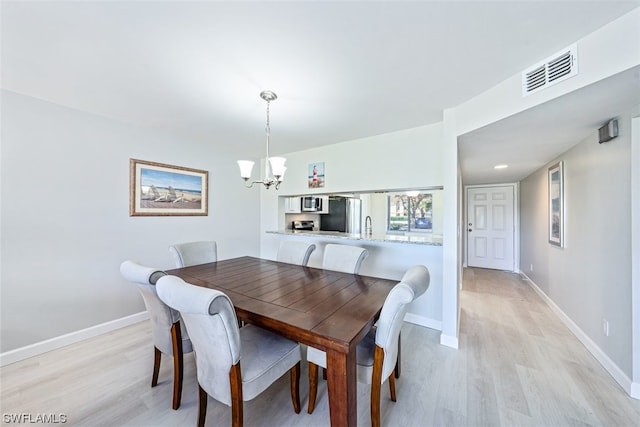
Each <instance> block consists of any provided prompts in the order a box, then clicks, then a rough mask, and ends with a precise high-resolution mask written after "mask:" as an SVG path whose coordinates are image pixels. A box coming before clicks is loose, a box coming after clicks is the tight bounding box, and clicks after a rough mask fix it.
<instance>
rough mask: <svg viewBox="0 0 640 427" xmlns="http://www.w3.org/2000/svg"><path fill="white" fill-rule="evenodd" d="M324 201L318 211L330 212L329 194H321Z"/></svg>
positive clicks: (322, 212)
mask: <svg viewBox="0 0 640 427" xmlns="http://www.w3.org/2000/svg"><path fill="white" fill-rule="evenodd" d="M319 198H320V199H321V200H322V202H321V204H320V206H321V209H320V210H319V211H318V213H320V214H328V213H329V196H320V197H319Z"/></svg>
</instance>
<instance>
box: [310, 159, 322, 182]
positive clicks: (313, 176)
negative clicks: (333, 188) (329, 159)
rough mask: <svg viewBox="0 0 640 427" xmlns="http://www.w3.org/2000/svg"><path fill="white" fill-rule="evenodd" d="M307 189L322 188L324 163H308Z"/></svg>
mask: <svg viewBox="0 0 640 427" xmlns="http://www.w3.org/2000/svg"><path fill="white" fill-rule="evenodd" d="M307 177H308V181H309V188H322V187H324V162H318V163H309V173H308V174H307Z"/></svg>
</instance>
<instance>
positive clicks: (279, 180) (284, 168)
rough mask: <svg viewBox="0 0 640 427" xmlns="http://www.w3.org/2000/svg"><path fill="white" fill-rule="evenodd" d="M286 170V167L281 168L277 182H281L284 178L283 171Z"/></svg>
mask: <svg viewBox="0 0 640 427" xmlns="http://www.w3.org/2000/svg"><path fill="white" fill-rule="evenodd" d="M286 171H287V168H286V167H283V168H282V175H280V176H279V177H278V182H282V181H283V180H284V173H285V172H286Z"/></svg>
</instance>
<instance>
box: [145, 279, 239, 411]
mask: <svg viewBox="0 0 640 427" xmlns="http://www.w3.org/2000/svg"><path fill="white" fill-rule="evenodd" d="M157 288H158V295H159V296H160V299H162V301H164V302H165V303H166V304H167V305H169V306H170V307H172V308H174V309H176V310H178V311H179V312H180V316H181V317H182V321H183V322H184V323H185V324H186V326H187V329H188V330H189V336H190V337H191V343H192V345H193V349H194V351H195V354H196V356H197V358H196V366H197V375H198V383H199V384H200V386H201V387H202V388H203V389H204V390H205V391H206V392H207V393H208V394H209V395H210V396H211V397H213V398H214V399H216V400H218V401H220V402H222V403H224V404H226V405H231V391H230V390H231V388H230V384H229V371H230V369H231V367H232V366H233V365H235V364H236V363H238V361H239V360H240V331H239V329H238V321H237V318H236V313H235V310H234V308H233V304H232V303H231V300H230V299H229V297H227V295H225V294H224V293H222V292H220V291H217V290H215V289H209V288H204V287H200V286H194V285H191V284H189V283H187V282H185V281H184V280H182V279H181V278H179V277H176V276H164V277H161V278H160V280H158V284H157Z"/></svg>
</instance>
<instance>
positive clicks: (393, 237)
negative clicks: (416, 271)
mask: <svg viewBox="0 0 640 427" xmlns="http://www.w3.org/2000/svg"><path fill="white" fill-rule="evenodd" d="M267 233H271V234H282V235H287V236H301V237H328V238H334V239H346V240H363V241H370V242H391V243H411V244H416V245H433V246H442V236H440V235H432V234H425V235H419V236H417V235H408V236H406V235H403V234H373V235H371V236H369V235H366V234H365V233H341V232H339V231H315V230H314V231H302V230H295V231H292V230H273V231H267Z"/></svg>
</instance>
